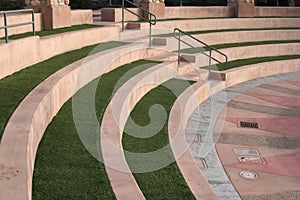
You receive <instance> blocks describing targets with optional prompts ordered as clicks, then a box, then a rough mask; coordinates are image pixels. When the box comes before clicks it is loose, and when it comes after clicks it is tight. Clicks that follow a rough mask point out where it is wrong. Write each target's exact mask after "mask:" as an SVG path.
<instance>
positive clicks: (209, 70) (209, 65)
mask: <svg viewBox="0 0 300 200" xmlns="http://www.w3.org/2000/svg"><path fill="white" fill-rule="evenodd" d="M211 56H212V55H211V49H210V50H209V61H208V80H210V78H211V77H210V76H211V74H210V72H211Z"/></svg>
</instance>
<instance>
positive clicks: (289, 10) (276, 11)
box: [254, 7, 300, 17]
mask: <svg viewBox="0 0 300 200" xmlns="http://www.w3.org/2000/svg"><path fill="white" fill-rule="evenodd" d="M254 16H255V17H264V16H265V17H267V16H286V17H287V16H292V17H295V16H297V17H299V16H300V8H299V7H255V8H254Z"/></svg>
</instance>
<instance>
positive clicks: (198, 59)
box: [181, 43, 300, 67]
mask: <svg viewBox="0 0 300 200" xmlns="http://www.w3.org/2000/svg"><path fill="white" fill-rule="evenodd" d="M220 51H221V52H223V53H224V54H226V55H227V56H228V61H233V60H240V59H247V58H257V57H267V56H280V55H297V54H299V53H300V43H289V44H266V45H255V46H241V47H232V48H225V49H221V50H220ZM206 53H208V52H206ZM181 57H182V59H183V60H185V61H188V62H192V63H195V65H196V66H198V67H202V66H208V64H209V59H208V57H207V56H205V55H203V54H202V53H196V54H186V53H184V54H181ZM212 57H213V58H215V59H217V60H219V61H221V62H224V61H225V59H224V57H223V56H222V55H221V54H219V53H216V52H214V51H213V52H212ZM212 64H216V62H215V61H212Z"/></svg>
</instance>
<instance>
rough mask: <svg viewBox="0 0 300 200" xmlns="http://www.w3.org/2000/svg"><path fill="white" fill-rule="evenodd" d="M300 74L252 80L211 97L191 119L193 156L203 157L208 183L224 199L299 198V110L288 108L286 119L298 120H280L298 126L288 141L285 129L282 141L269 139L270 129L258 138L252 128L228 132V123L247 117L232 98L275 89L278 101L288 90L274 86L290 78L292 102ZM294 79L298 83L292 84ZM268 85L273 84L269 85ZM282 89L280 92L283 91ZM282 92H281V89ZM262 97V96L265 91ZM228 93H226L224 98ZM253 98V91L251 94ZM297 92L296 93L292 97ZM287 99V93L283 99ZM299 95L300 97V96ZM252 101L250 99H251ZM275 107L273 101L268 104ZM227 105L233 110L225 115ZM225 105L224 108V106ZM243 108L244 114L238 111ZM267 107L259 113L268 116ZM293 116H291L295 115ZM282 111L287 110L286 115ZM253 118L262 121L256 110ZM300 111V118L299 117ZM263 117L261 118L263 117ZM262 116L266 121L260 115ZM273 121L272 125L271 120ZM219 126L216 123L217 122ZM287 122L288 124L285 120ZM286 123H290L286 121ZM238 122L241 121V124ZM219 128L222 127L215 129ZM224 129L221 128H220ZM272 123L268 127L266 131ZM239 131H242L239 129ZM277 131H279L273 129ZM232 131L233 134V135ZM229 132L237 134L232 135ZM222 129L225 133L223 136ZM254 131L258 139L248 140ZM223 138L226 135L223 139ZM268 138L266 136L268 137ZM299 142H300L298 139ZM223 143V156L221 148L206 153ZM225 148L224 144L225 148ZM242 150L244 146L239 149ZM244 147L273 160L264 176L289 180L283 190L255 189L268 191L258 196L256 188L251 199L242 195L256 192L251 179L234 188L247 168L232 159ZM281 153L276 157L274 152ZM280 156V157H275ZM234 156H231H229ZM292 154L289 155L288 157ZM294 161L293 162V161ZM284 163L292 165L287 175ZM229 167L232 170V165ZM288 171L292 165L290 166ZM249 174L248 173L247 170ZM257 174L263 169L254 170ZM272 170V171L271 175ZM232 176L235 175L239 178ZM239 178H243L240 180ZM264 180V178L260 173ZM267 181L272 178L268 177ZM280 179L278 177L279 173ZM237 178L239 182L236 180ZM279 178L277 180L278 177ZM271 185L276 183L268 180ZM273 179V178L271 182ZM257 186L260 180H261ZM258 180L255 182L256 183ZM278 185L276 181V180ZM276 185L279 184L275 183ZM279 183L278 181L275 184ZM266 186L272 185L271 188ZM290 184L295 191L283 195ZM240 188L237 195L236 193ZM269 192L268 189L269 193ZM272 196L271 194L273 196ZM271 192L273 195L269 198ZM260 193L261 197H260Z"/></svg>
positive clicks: (190, 135) (203, 167) (268, 160)
mask: <svg viewBox="0 0 300 200" xmlns="http://www.w3.org/2000/svg"><path fill="white" fill-rule="evenodd" d="M299 75H300V73H299V72H298V73H292V74H284V75H277V76H271V77H266V78H261V79H256V80H252V81H248V82H245V83H242V84H238V85H236V86H233V87H230V88H227V89H226V92H224V91H223V92H221V93H217V94H216V95H214V96H212V97H211V101H209V100H207V101H205V102H203V103H202V104H201V105H200V106H199V107H198V108H197V109H196V110H195V111H194V113H193V115H192V116H191V117H190V120H189V122H188V126H187V128H186V137H187V139H188V142H189V144H190V147H191V150H192V152H193V155H194V157H195V158H198V159H199V158H202V159H205V161H206V163H207V166H208V168H206V167H205V166H203V164H202V163H199V167H200V169H201V171H202V173H203V174H204V176H205V177H206V179H207V180H208V182H209V183H210V184H211V186H212V188H213V189H214V191H215V192H216V194H217V195H218V197H219V198H220V199H240V197H239V195H240V194H242V199H280V198H282V199H297V198H298V197H299V191H298V190H297V189H296V188H297V187H298V188H299V179H298V178H297V176H298V171H297V170H296V169H298V168H299V161H298V160H294V159H293V158H297V156H298V153H297V152H299V150H298V149H299V142H300V140H299V139H298V138H297V137H295V134H297V132H294V130H296V129H297V124H296V123H295V122H298V121H299V120H297V119H299V118H295V116H294V115H296V116H298V117H299V116H300V115H299V114H300V113H297V111H294V109H291V108H290V109H287V108H286V109H285V112H286V115H288V114H289V113H291V114H292V115H293V117H291V118H286V117H285V116H283V117H282V116H281V117H279V119H274V120H275V123H276V125H277V126H279V125H278V120H279V121H281V118H284V120H288V119H292V120H291V121H289V122H290V123H292V124H293V126H288V125H286V127H288V128H287V129H289V130H291V132H292V133H289V134H292V135H293V136H289V137H288V138H287V136H286V132H289V131H287V130H286V129H283V128H281V129H280V130H281V132H282V133H281V134H284V136H281V137H279V136H278V132H279V131H278V130H277V131H276V132H275V133H274V134H275V136H276V137H275V136H274V135H273V137H272V138H270V137H269V135H268V134H266V135H265V133H269V132H266V130H259V131H260V132H261V133H260V134H255V133H254V132H255V131H252V130H250V129H246V130H243V131H241V130H240V129H237V128H235V130H237V131H232V126H230V127H228V128H227V126H226V125H227V123H229V122H231V121H232V120H233V119H232V118H230V116H231V115H233V117H235V118H236V117H237V116H236V115H241V112H234V111H233V110H232V108H231V107H232V106H233V105H235V104H231V102H232V101H233V100H232V99H233V98H234V99H238V98H239V97H240V96H239V95H240V94H241V93H244V92H246V91H247V90H249V89H251V88H255V87H256V89H258V90H260V89H261V88H265V87H268V88H272V91H273V92H277V93H276V95H277V96H278V90H280V91H282V90H283V85H282V83H280V82H279V83H277V82H274V81H278V80H281V79H287V80H286V81H285V82H287V83H289V87H290V88H288V87H284V88H287V90H286V93H284V94H285V95H288V96H289V97H290V96H291V95H295V94H296V88H295V85H298V84H299V79H297V78H292V77H297V76H299ZM288 78H292V79H288ZM266 83H268V84H266ZM278 85H280V87H279V89H278V88H277V86H278ZM275 88H276V89H275ZM260 92H261V91H260ZM222 93H223V94H222ZM247 93H248V92H247ZM290 93H292V94H290ZM281 95H282V94H281ZM298 95H299V94H298ZM247 97H248V95H247ZM248 100H249V98H246V99H245V101H248ZM266 103H269V104H270V102H266ZM226 104H227V109H226V110H223V111H222V109H223V108H224V106H225V105H226ZM218 105H219V106H218ZM279 107H280V108H278V109H283V108H282V106H281V105H279ZM238 109H241V108H240V107H238ZM243 109H244V110H247V109H249V107H243ZM264 110H272V109H270V108H269V109H264ZM264 110H262V109H261V108H259V109H257V111H258V112H263V111H264ZM288 110H289V111H290V112H289V111H288ZM281 111H282V110H281ZM247 112H249V114H250V115H251V116H258V115H253V111H247ZM295 112H296V113H295ZM276 113H277V114H278V115H279V116H280V114H281V113H282V114H284V112H280V111H276ZM272 114H274V113H273V112H271V115H270V114H267V116H273V115H272ZM225 116H226V123H225V124H224V127H223V126H222V124H223V123H224V119H225ZM259 116H260V115H259ZM260 117H261V116H260ZM271 121H272V120H271ZM215 122H216V123H215ZM266 122H267V124H268V123H270V122H269V121H266ZM281 122H282V121H281ZM284 122H286V121H284ZM235 123H236V122H235ZM215 124H216V126H215ZM220 124H221V129H220V128H219V127H218V126H220ZM265 125H266V123H265V124H264V125H263V126H262V127H265ZM235 127H236V126H235ZM269 128H270V127H268V126H266V127H265V129H269ZM272 128H273V127H272ZM227 129H228V130H227ZM229 129H230V130H231V131H229ZM220 130H221V131H220ZM245 131H246V132H247V131H248V132H252V135H250V134H247V135H245V134H244V133H243V132H245ZM211 132H213V135H214V137H213V138H214V140H213V141H209V140H207V139H206V138H207V137H209V135H210V134H211ZM221 133H222V134H221ZM262 133H264V134H262ZM197 135H200V137H199V136H198V138H201V139H200V140H195V136H197ZM295 139H297V140H295ZM217 141H218V144H217V145H216V147H217V150H218V153H217V152H216V151H215V148H206V151H205V148H204V147H205V144H204V143H205V142H207V143H208V144H210V145H211V147H213V144H214V143H216V142H217ZM223 143H224V144H223ZM238 145H239V146H238ZM241 145H244V148H247V147H249V146H251V147H252V145H253V146H261V149H260V152H263V151H264V153H265V155H266V157H267V156H268V159H266V162H268V163H271V164H270V167H269V168H266V167H261V168H259V167H258V169H260V170H261V171H262V173H264V175H265V174H266V173H267V172H269V173H270V172H276V173H281V174H284V175H285V176H284V178H283V177H281V178H278V177H276V178H277V179H278V180H279V179H281V180H282V181H283V184H281V185H280V186H279V187H275V188H277V189H278V190H276V191H274V190H273V191H272V188H271V186H272V185H273V184H270V183H269V184H268V185H269V186H270V187H263V186H264V185H260V186H256V187H254V186H253V187H254V188H256V189H257V187H261V188H263V189H261V190H257V194H256V191H255V189H253V190H252V192H249V193H247V194H245V193H241V192H245V191H251V189H250V188H252V184H251V187H250V185H249V183H251V181H250V182H249V180H245V181H244V182H242V183H240V182H238V183H236V184H234V187H233V186H232V184H231V181H233V183H234V181H235V180H236V179H241V177H240V176H239V173H240V171H239V170H237V169H238V167H241V166H242V165H243V164H240V163H238V162H237V158H236V157H234V156H232V154H234V153H233V151H232V148H233V147H235V148H237V147H241ZM274 152H276V153H274ZM274 154H275V155H277V157H276V156H274ZM229 155H231V156H229ZM284 155H287V156H284ZM219 156H221V160H222V163H221V162H220V161H219V159H218V157H219ZM291 159H292V160H291ZM282 163H289V165H290V166H291V168H290V169H291V170H285V169H284V168H282V167H281V166H282ZM227 164H228V166H227ZM224 165H225V168H226V172H225V171H223V169H224V168H223V167H224ZM285 166H286V164H285ZM246 169H247V168H246ZM248 169H249V170H250V169H255V170H257V168H248ZM268 170H269V171H268ZM232 173H235V174H234V176H233V174H232ZM236 174H237V175H236ZM260 175H261V174H260ZM286 175H291V176H293V177H292V178H288V177H286ZM265 176H267V175H265ZM277 176H278V174H277ZM232 177H233V178H232ZM273 178H274V177H273ZM267 180H270V179H267ZM271 180H272V179H271ZM255 181H257V180H255ZM255 181H254V182H255ZM272 181H274V179H273V180H272ZM272 183H273V182H272ZM275 183H276V182H275ZM239 184H243V186H244V187H242V189H243V188H244V190H242V191H240V190H239V187H240V185H239ZM265 184H266V183H265ZM284 185H289V187H290V189H294V190H284V191H280V188H281V187H283V186H284ZM236 188H237V191H235V189H236ZM264 188H265V189H264ZM265 190H266V193H261V192H262V191H265ZM268 192H269V193H268ZM267 193H268V194H267ZM254 194H255V195H254Z"/></svg>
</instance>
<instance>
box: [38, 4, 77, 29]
mask: <svg viewBox="0 0 300 200" xmlns="http://www.w3.org/2000/svg"><path fill="white" fill-rule="evenodd" d="M41 11H42V13H43V23H44V24H43V25H44V30H52V29H56V28H64V27H70V26H71V9H70V7H69V6H66V5H65V6H51V7H49V6H47V7H43V8H41Z"/></svg>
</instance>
